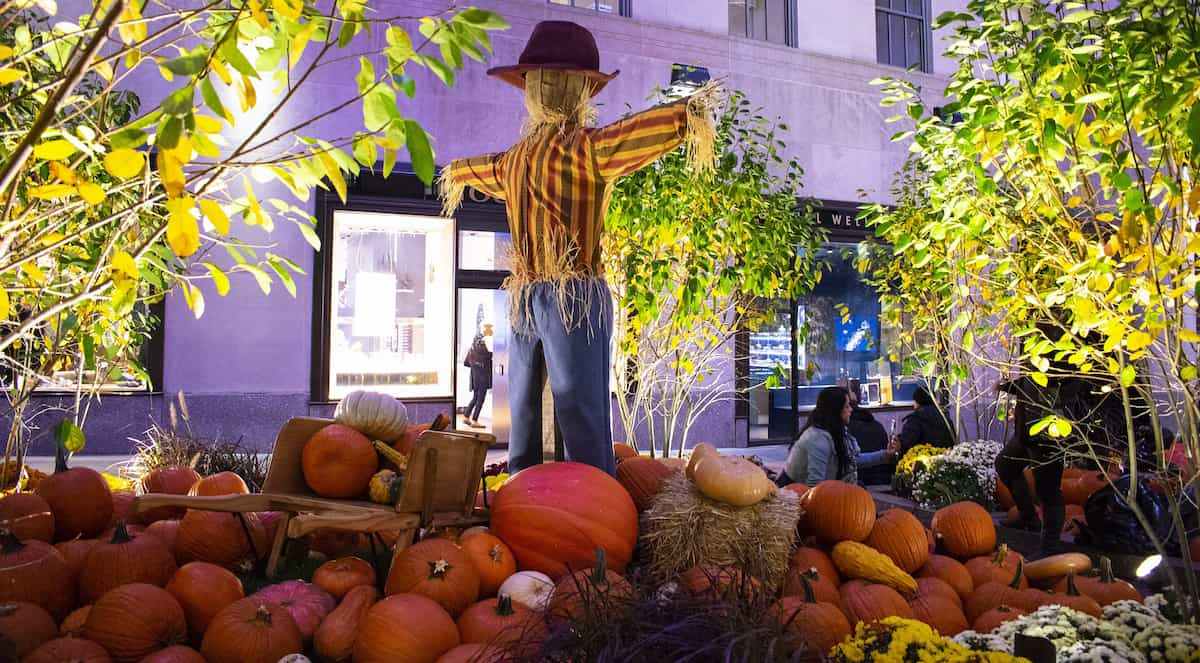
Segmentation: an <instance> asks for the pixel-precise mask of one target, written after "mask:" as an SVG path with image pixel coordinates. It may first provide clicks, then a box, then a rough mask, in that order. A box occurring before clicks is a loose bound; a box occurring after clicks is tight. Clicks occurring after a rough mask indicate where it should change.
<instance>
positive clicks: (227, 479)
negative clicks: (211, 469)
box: [188, 472, 250, 497]
mask: <svg viewBox="0 0 1200 663" xmlns="http://www.w3.org/2000/svg"><path fill="white" fill-rule="evenodd" d="M249 492H250V488H249V487H248V486H246V480H245V479H243V478H242V477H241V476H239V475H238V474H237V473H235V472H217V473H216V474H214V475H212V476H207V477H204V478H203V479H200V480H199V481H197V482H196V483H194V484H192V487H191V488H189V489H188V495H194V496H198V497H213V496H216V495H246V494H249Z"/></svg>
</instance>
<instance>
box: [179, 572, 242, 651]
mask: <svg viewBox="0 0 1200 663" xmlns="http://www.w3.org/2000/svg"><path fill="white" fill-rule="evenodd" d="M167 592H169V593H170V594H171V596H174V597H175V600H176V601H178V602H179V605H180V607H182V608H183V614H184V618H185V620H186V621H187V625H188V633H189V634H190V636H191V638H192V641H193V642H200V641H201V640H202V639H203V638H204V632H205V631H206V630H207V629H208V625H209V623H210V622H212V620H213V618H214V617H216V616H217V613H219V612H221V610H223V609H225V607H226V606H228V605H230V604H231V603H233V602H234V601H238V600H240V599H242V598H243V597H244V596H245V593H244V590H243V589H242V581H241V580H239V579H238V577H237V576H235V575H233V574H232V573H230V572H229V570H228V569H225V568H222V567H220V566H217V565H216V564H209V563H208V562H190V563H188V564H184V565H183V566H181V567H180V568H179V570H178V571H176V572H175V575H173V576H171V580H170V582H168V583H167Z"/></svg>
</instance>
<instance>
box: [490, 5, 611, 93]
mask: <svg viewBox="0 0 1200 663" xmlns="http://www.w3.org/2000/svg"><path fill="white" fill-rule="evenodd" d="M534 69H558V70H560V71H573V72H578V73H580V74H583V75H585V76H587V77H588V78H590V79H592V94H593V95H595V94H596V93H597V92H599V91H600V90H601V89H603V88H604V86H605V85H607V84H608V82H609V81H611V80H612V79H614V78H616V77H617V74H619V73H621V72H620V71H614V72H613V73H611V74H606V73H604V72H602V71H600V51H599V49H597V48H596V38H595V37H593V36H592V33H591V32H588V29H587V28H585V27H583V26H582V25H579V24H578V23H572V22H570V21H542V22H541V23H538V24H537V25H535V26H533V34H531V35H529V42H528V43H526V44H525V50H523V51H521V57H520V59H519V60H518V61H517V64H514V65H509V66H507V67H494V68H492V69H488V72H487V73H488V75H489V76H495V77H496V78H499V79H500V80H502V81H504V82H505V83H509V84H511V85H515V86H517V87H519V88H521V89H522V90H524V89H525V74H526V73H527V72H529V71H532V70H534Z"/></svg>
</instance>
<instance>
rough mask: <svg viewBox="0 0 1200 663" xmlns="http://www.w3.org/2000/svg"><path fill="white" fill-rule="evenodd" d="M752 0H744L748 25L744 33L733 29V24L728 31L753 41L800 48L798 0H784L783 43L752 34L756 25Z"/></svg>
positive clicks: (744, 17)
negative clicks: (751, 8) (751, 10)
mask: <svg viewBox="0 0 1200 663" xmlns="http://www.w3.org/2000/svg"><path fill="white" fill-rule="evenodd" d="M752 1H753V0H743V6H742V11H743V12H744V14H743V17H742V20H743V22H744V23H745V26H746V30H745V32H744V33H743V34H738V33H735V32H733V31H732V27H733V26H727V27H726V31H727V32H728V33H729V35H730V36H733V37H741V38H743V39H749V40H751V41H756V42H762V43H764V44H775V45H776V46H787V47H789V48H798V47H799V46H800V29H799V23H798V16H799V8H798V4H797V0H783V12H784V18H783V21H784V25H783V27H784V36H783V43H782V44H776V43H775V42H773V41H769V40H767V39H761V38H759V37H755V36H753V35H751V34H750V32H751V31H752V30H753V27H754V23H753V21H752V20H751V18H750V3H751V2H752ZM726 6H728V3H726ZM770 20H771V19H770V17H769V16H768V17H767V21H770Z"/></svg>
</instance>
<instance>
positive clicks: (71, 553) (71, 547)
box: [54, 539, 100, 584]
mask: <svg viewBox="0 0 1200 663" xmlns="http://www.w3.org/2000/svg"><path fill="white" fill-rule="evenodd" d="M98 545H100V540H99V539H71V540H70V541H59V542H58V543H56V544H54V549H55V550H57V551H58V554H60V555H62V558H63V561H64V562H66V563H67V569H68V570H69V571H70V572H71V583H72V584H76V583H77V582H78V579H79V574H80V573H83V563H84V561H86V560H87V556H88V553H90V552H92V548H95V547H96V546H98Z"/></svg>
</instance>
